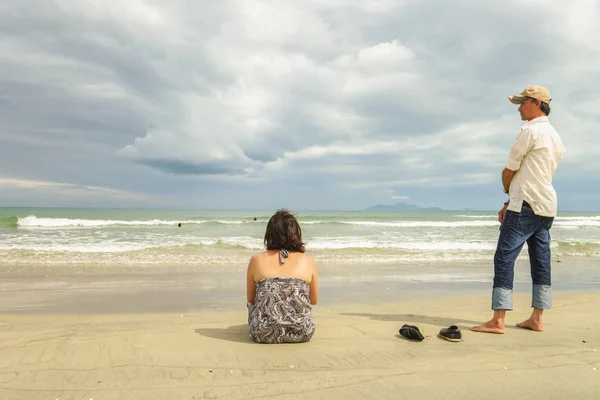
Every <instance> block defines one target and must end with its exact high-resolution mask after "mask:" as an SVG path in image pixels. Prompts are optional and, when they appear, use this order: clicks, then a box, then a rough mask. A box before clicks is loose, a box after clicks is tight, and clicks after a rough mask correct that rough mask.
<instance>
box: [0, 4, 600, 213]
mask: <svg viewBox="0 0 600 400" xmlns="http://www.w3.org/2000/svg"><path fill="white" fill-rule="evenodd" d="M599 22H600V6H599V5H598V2H596V1H594V0H575V1H570V2H567V1H563V0H544V1H540V0H504V1H502V2H487V1H486V2H484V1H479V0H370V1H355V0H271V1H267V0H263V1H261V0H219V1H212V0H211V1H208V0H206V1H195V2H192V1H187V0H170V1H168V2H167V1H163V0H126V1H123V0H54V1H50V0H3V1H2V4H1V5H0V121H1V123H0V206H19V205H24V206H109V207H114V206H123V207H130V206H134V207H192V208H251V209H252V208H253V209H275V208H281V207H288V208H291V209H296V210H300V209H362V208H365V207H368V206H370V205H373V204H394V203H396V202H408V203H413V204H418V205H421V206H438V207H442V208H445V209H463V208H475V209H497V208H499V206H501V204H502V202H503V201H504V200H505V196H504V195H503V193H502V191H501V184H500V172H501V170H502V169H503V167H504V164H505V162H506V158H507V155H508V150H509V148H510V146H511V144H512V143H513V141H514V138H515V136H516V134H517V133H518V131H519V128H520V127H521V125H522V121H521V120H520V118H519V115H518V113H517V111H516V106H514V105H512V104H511V103H509V101H508V100H507V96H508V95H511V94H516V93H519V92H520V91H521V90H522V89H523V88H524V87H525V85H527V84H539V85H544V86H547V87H548V88H549V89H550V91H551V94H552V97H553V101H552V107H553V109H552V114H551V116H550V119H551V122H552V123H553V124H554V126H555V128H556V129H557V131H558V132H559V134H560V135H561V136H562V138H563V141H564V144H565V147H566V149H567V153H566V155H565V158H564V160H563V162H562V163H561V165H560V167H559V170H558V172H557V174H556V176H555V187H556V189H557V191H558V194H559V208H560V209H563V210H598V209H600V206H599V203H600V163H599V162H598V160H599V159H600V145H598V138H597V137H598V135H599V132H600V113H599V112H598V110H599V109H600V96H598V92H599V91H600V24H599Z"/></svg>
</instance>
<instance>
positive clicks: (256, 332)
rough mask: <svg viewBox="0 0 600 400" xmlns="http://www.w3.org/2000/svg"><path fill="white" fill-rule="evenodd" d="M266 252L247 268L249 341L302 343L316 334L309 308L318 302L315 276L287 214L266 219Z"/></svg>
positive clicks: (291, 217) (295, 226) (279, 212)
mask: <svg viewBox="0 0 600 400" xmlns="http://www.w3.org/2000/svg"><path fill="white" fill-rule="evenodd" d="M278 224H279V225H278ZM282 226H283V227H282ZM285 228H288V229H285ZM265 246H266V247H267V251H265V252H262V253H259V254H256V255H254V256H253V257H252V258H251V259H250V263H249V264H248V272H247V290H246V293H247V300H248V325H249V327H250V335H251V336H252V338H253V339H254V341H256V342H259V343H299V342H306V341H308V340H310V338H311V337H312V335H313V334H314V331H315V324H314V320H313V315H312V311H311V304H316V303H317V301H318V296H319V292H318V276H317V269H316V265H315V262H314V260H313V258H312V257H310V256H308V255H305V254H304V244H303V243H302V237H301V231H300V227H299V225H298V224H297V222H296V220H295V218H294V217H293V216H292V215H291V214H289V213H287V212H286V211H278V212H277V213H276V214H275V215H274V216H273V217H272V218H271V220H270V221H269V224H268V225H267V232H266V234H265ZM274 247H280V248H279V249H277V248H274ZM285 248H289V249H290V250H286V249H285Z"/></svg>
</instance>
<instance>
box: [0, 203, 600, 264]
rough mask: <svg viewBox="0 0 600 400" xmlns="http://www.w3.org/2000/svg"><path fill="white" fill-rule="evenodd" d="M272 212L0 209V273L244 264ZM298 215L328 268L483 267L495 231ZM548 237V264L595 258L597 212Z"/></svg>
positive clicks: (415, 216) (561, 219)
mask: <svg viewBox="0 0 600 400" xmlns="http://www.w3.org/2000/svg"><path fill="white" fill-rule="evenodd" d="M272 213H273V211H242V210H238V211H235V210H174V209H173V210H166V209H91V208H90V209H84V208H81V209H76V208H0V268H2V266H3V265H5V266H6V265H10V266H13V267H14V266H15V265H19V264H22V265H25V264H26V265H40V264H44V265H49V266H52V265H61V266H69V265H73V266H81V265H90V264H95V265H102V264H111V265H128V266H139V267H143V266H150V265H151V266H159V267H160V266H164V267H171V266H177V265H202V266H206V265H223V266H227V265H230V266H231V265H235V266H240V265H245V264H246V263H247V262H248V259H249V257H250V256H251V255H252V254H254V253H256V252H258V251H261V250H263V236H264V232H265V228H266V224H267V221H268V219H269V217H270V216H271V215H272ZM297 217H298V220H299V222H300V225H301V227H302V230H303V239H304V241H305V242H306V249H307V252H308V253H310V254H312V255H313V256H314V257H315V258H316V259H317V261H318V263H319V264H330V265H336V264H338V265H349V264H356V263H362V264H378V265H385V264H389V265H401V266H402V265H404V266H406V267H409V266H410V265H413V264H419V263H430V264H437V263H475V264H477V263H481V264H482V265H484V264H485V265H488V264H490V261H491V259H492V256H493V253H494V250H495V246H496V241H497V238H498V229H499V223H498V222H497V220H496V212H494V211H491V212H484V211H427V212H422V211H299V212H297ZM253 218H257V221H256V222H254V221H253ZM244 221H245V222H244ZM178 223H181V224H182V228H181V229H178V227H177V224H178ZM551 234H552V237H553V244H552V251H553V258H555V259H561V258H568V259H585V260H592V261H593V260H596V259H598V258H599V257H600V212H599V213H589V212H562V213H560V214H559V216H558V217H557V218H556V219H555V222H554V226H553V228H552V230H551ZM521 257H524V258H526V257H527V251H526V248H525V249H524V250H523V253H522V255H521Z"/></svg>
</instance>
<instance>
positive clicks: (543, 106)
mask: <svg viewBox="0 0 600 400" xmlns="http://www.w3.org/2000/svg"><path fill="white" fill-rule="evenodd" d="M540 110H542V112H543V113H544V114H546V115H547V116H548V115H550V111H551V110H550V104H548V103H544V102H543V101H542V104H541V105H540Z"/></svg>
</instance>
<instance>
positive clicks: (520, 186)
mask: <svg viewBox="0 0 600 400" xmlns="http://www.w3.org/2000/svg"><path fill="white" fill-rule="evenodd" d="M564 153H565V148H564V146H563V143H562V140H561V139H560V136H558V133H557V132H556V131H555V130H554V128H553V127H552V125H550V122H549V121H548V117H538V118H535V119H532V120H531V121H529V122H527V123H526V124H525V125H523V127H522V128H521V132H519V134H518V135H517V139H516V141H515V144H514V145H513V146H512V148H511V149H510V153H509V156H508V162H507V163H506V168H508V169H510V170H512V171H516V172H515V175H514V176H513V179H512V181H511V183H510V188H509V189H508V193H509V197H510V201H509V204H508V210H511V211H515V212H521V207H522V206H523V201H526V202H527V203H529V204H530V205H531V208H532V209H533V212H534V213H536V214H537V215H540V216H544V217H554V216H556V209H557V199H556V191H554V187H553V186H552V177H553V176H554V172H555V171H556V167H558V164H559V163H560V160H561V159H562V157H563V154H564Z"/></svg>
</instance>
